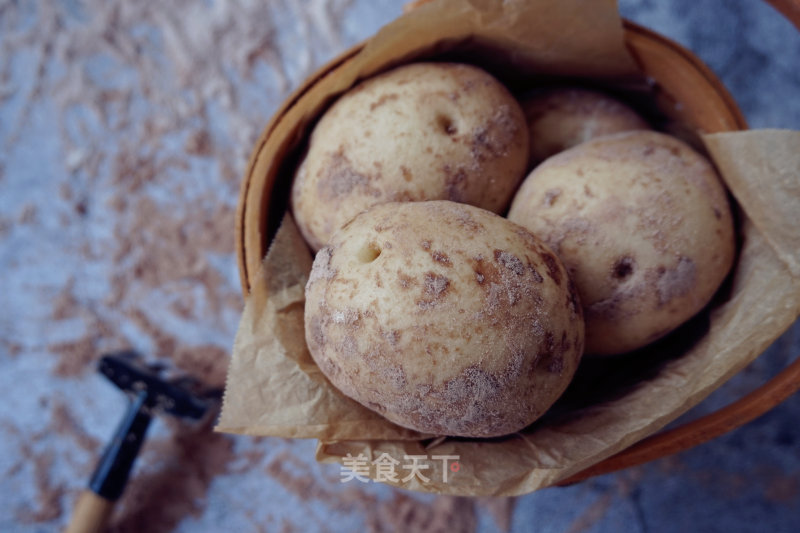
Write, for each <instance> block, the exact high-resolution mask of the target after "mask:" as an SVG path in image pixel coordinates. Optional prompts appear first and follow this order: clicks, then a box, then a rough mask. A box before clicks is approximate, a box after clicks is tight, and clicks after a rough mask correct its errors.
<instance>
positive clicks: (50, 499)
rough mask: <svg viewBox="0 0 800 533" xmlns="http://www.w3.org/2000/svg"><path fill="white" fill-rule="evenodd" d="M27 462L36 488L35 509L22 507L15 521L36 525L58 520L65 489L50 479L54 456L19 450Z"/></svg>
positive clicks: (47, 453) (23, 449)
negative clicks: (31, 466)
mask: <svg viewBox="0 0 800 533" xmlns="http://www.w3.org/2000/svg"><path fill="white" fill-rule="evenodd" d="M20 449H21V450H22V451H23V454H24V457H25V459H26V460H27V461H29V462H32V463H33V479H34V484H35V486H36V508H34V509H31V508H29V507H23V508H22V509H19V510H17V512H16V513H15V514H16V519H17V521H19V522H21V523H24V524H38V523H42V522H50V521H52V520H55V519H57V518H60V517H61V515H62V514H63V505H62V503H61V502H62V499H63V498H64V495H65V494H66V491H67V489H66V487H65V486H64V485H63V484H60V483H54V482H53V481H52V479H51V474H50V472H51V470H52V467H53V463H54V462H55V454H54V453H53V452H51V451H46V452H43V453H35V452H33V451H31V450H30V449H29V448H27V447H24V448H20Z"/></svg>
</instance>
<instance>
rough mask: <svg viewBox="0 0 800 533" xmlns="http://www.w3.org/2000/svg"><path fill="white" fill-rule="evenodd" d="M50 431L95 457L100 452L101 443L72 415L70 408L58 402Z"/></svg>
mask: <svg viewBox="0 0 800 533" xmlns="http://www.w3.org/2000/svg"><path fill="white" fill-rule="evenodd" d="M50 416H51V419H50V426H49V427H50V429H51V430H52V431H54V432H55V433H56V434H58V435H62V436H65V437H69V438H71V439H72V440H74V441H75V443H76V444H77V445H78V446H79V447H80V448H81V449H83V450H85V451H87V452H89V454H91V455H92V456H95V455H96V454H97V452H98V450H100V441H98V440H97V439H96V438H94V437H92V436H91V435H89V434H88V433H87V432H86V431H85V430H84V429H83V428H82V427H81V425H80V423H79V422H78V419H77V418H76V417H75V416H74V415H73V414H72V412H71V411H70V409H69V407H67V405H66V404H65V403H63V402H60V401H57V402H55V403H54V405H53V410H52V412H51V415H50Z"/></svg>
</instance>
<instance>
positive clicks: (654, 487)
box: [0, 0, 800, 533]
mask: <svg viewBox="0 0 800 533" xmlns="http://www.w3.org/2000/svg"><path fill="white" fill-rule="evenodd" d="M402 3H403V2H401V1H397V0H377V1H375V0H370V1H368V0H330V1H322V0H307V1H297V2H295V1H291V0H275V1H270V2H264V1H263V0H262V1H255V0H253V1H249V0H238V1H231V2H216V1H214V2H199V1H188V0H174V1H170V2H145V1H142V2H139V1H137V2H129V3H128V4H122V3H108V2H104V1H98V0H84V1H78V0H75V1H71V0H70V1H68V0H64V1H63V2H39V3H37V2H25V1H7V2H2V1H0V46H2V48H0V143H2V144H0V146H1V148H0V365H1V369H0V390H2V391H3V393H2V398H3V400H2V404H0V428H2V430H1V431H2V435H3V437H2V439H0V530H1V531H10V532H16V531H53V530H58V529H59V528H60V527H61V526H63V524H65V523H66V520H67V519H68V516H69V514H70V509H71V506H72V504H73V502H74V498H75V496H76V494H77V492H78V491H79V489H80V488H81V487H82V486H83V485H84V484H85V481H86V479H87V478H88V475H89V473H90V472H91V470H92V468H93V465H94V462H95V460H96V458H97V456H98V455H99V453H100V450H101V448H102V445H103V444H104V443H105V442H106V441H107V439H108V437H109V436H110V434H111V432H112V431H113V428H114V426H115V425H116V423H117V421H118V418H119V416H120V414H121V411H122V409H123V406H124V399H123V398H122V396H121V395H120V394H119V393H118V392H117V391H116V390H114V389H113V388H112V387H111V386H110V385H108V384H107V383H105V382H104V381H103V380H102V379H101V378H99V377H98V376H96V375H95V373H94V372H93V361H94V357H96V356H97V354H99V353H100V352H101V351H102V350H107V349H114V348H120V347H126V346H131V347H134V348H136V349H139V350H141V351H143V352H145V353H148V354H152V355H153V356H157V357H164V358H170V359H171V360H172V363H174V364H175V365H176V366H178V367H180V368H182V369H184V370H187V371H190V372H193V373H196V374H200V375H201V376H202V377H203V378H205V379H207V380H209V381H219V380H220V379H221V376H222V375H224V368H225V357H226V355H225V354H226V352H227V351H228V350H229V347H230V345H231V343H232V339H233V334H234V332H235V328H236V323H237V320H238V315H239V312H240V299H239V296H238V278H237V273H236V268H235V263H234V258H233V250H232V233H231V231H230V229H231V228H232V221H233V213H232V210H233V207H234V205H235V201H236V194H237V188H238V184H239V178H240V176H241V174H242V171H243V168H244V165H245V162H246V158H247V155H248V154H249V150H250V147H251V146H252V144H253V142H254V139H255V137H256V136H257V134H258V132H259V131H260V129H261V128H262V127H263V125H264V124H265V123H266V121H267V120H268V118H269V116H270V114H271V113H272V111H273V110H274V109H275V108H276V106H277V105H278V104H279V103H280V101H281V100H282V99H283V98H284V97H285V95H286V94H287V92H288V91H289V90H290V89H291V88H292V87H294V86H296V85H297V84H298V83H299V82H300V81H302V79H303V78H304V77H305V76H306V75H307V74H308V73H309V72H310V71H312V70H313V69H314V68H315V67H316V66H318V65H319V64H321V63H322V62H324V61H325V60H326V59H328V58H330V57H332V56H333V55H335V54H336V53H338V52H339V51H341V50H343V49H344V48H345V47H347V46H348V45H350V44H353V43H355V42H357V41H358V40H361V39H363V38H365V37H367V36H369V35H370V34H372V33H374V32H375V30H376V29H377V28H378V27H380V25H381V24H384V23H386V22H388V21H389V20H391V19H393V18H395V17H396V16H397V15H398V14H399V13H400V12H401V7H402ZM266 4H268V5H266ZM621 11H622V13H623V15H625V16H627V17H629V18H630V19H632V20H634V21H637V22H640V23H642V24H644V25H646V26H649V27H651V28H654V29H656V30H658V31H660V32H662V33H664V34H666V35H667V36H670V37H672V38H674V39H676V40H677V41H679V42H681V43H683V44H684V45H686V46H688V47H689V48H691V49H692V50H694V51H695V52H696V53H697V54H698V55H699V56H700V57H701V58H702V59H704V60H705V61H706V62H707V63H708V64H709V65H710V66H711V68H712V69H713V70H714V71H715V72H716V73H717V74H718V75H719V77H720V78H721V79H722V81H723V82H724V83H725V84H726V85H727V86H728V87H729V88H730V90H731V92H732V94H733V96H734V97H735V99H736V100H737V101H738V102H739V104H740V105H741V107H742V109H743V111H744V113H745V115H746V117H747V119H748V121H749V122H750V124H751V126H752V127H785V128H793V129H800V98H798V88H800V69H798V68H797V66H798V65H800V35H799V34H798V32H797V30H796V29H795V28H793V27H792V26H791V25H790V24H789V23H788V22H786V21H784V20H783V19H782V18H781V17H780V16H779V15H778V14H777V13H776V12H774V11H772V10H771V8H769V7H768V6H767V5H766V4H764V3H763V2H757V1H744V0H735V1H723V0H692V1H689V0H679V1H678V0H676V1H670V2H657V1H655V0H642V1H628V0H625V1H622V2H621ZM798 215H799V216H800V214H798ZM798 354H800V325H798V324H797V323H796V324H795V325H794V327H793V328H792V329H791V330H790V331H788V332H787V333H786V334H785V335H784V336H783V337H781V338H780V339H779V340H778V341H777V342H776V343H775V344H774V345H773V346H772V347H771V348H770V349H769V350H767V352H766V353H765V354H764V355H762V356H761V357H760V358H759V359H758V360H757V361H756V362H755V363H753V364H752V365H751V366H750V367H749V368H747V369H746V370H745V371H743V372H742V373H741V374H740V375H738V376H736V377H735V378H734V379H732V380H731V381H730V382H729V383H728V384H726V385H725V386H723V387H722V388H721V389H719V390H718V391H716V392H715V393H714V394H713V395H712V396H711V397H710V398H709V399H708V400H706V401H705V402H704V403H703V404H701V405H700V406H699V407H698V408H696V409H695V410H693V411H692V412H690V413H689V414H688V415H686V417H684V419H689V418H692V417H696V416H698V415H700V414H702V413H706V412H710V411H712V410H714V409H716V408H718V407H719V406H722V405H725V404H727V403H729V402H730V401H732V400H734V399H736V398H739V397H741V396H742V395H743V394H745V393H746V392H748V391H750V390H752V389H754V388H755V387H757V386H758V385H760V384H762V383H764V382H765V381H766V380H767V379H769V378H770V377H771V376H773V375H775V374H776V373H777V372H779V371H780V369H782V368H783V367H785V365H786V364H787V363H788V362H790V361H791V360H793V358H794V357H796V356H797V355H798ZM799 422H800V396H798V395H795V396H794V397H792V398H790V399H789V400H788V401H787V402H786V403H784V404H783V405H781V406H780V407H778V408H777V409H775V410H774V411H772V412H771V413H769V414H767V415H766V416H764V417H763V418H761V419H759V420H757V421H755V422H753V423H751V424H748V425H747V426H745V427H743V428H741V429H739V430H736V431H734V432H732V433H730V434H728V435H726V436H724V437H722V438H719V439H717V440H715V441H713V442H711V443H709V444H706V445H703V446H701V447H699V448H696V449H694V450H691V451H689V452H686V453H683V454H680V455H678V456H675V457H671V458H667V459H663V460H659V461H655V462H653V463H651V464H648V465H645V466H643V467H639V468H634V469H630V470H628V471H625V472H622V473H619V474H612V475H607V476H603V477H600V478H596V479H592V480H590V481H587V482H585V483H582V484H580V485H576V486H573V487H568V488H555V489H548V490H544V491H541V492H538V493H535V494H532V495H528V496H525V497H521V498H517V499H502V500H471V499H459V498H444V497H442V498H436V497H431V496H421V495H416V494H410V493H405V492H401V491H395V490H392V489H389V488H387V487H384V486H380V485H375V484H368V485H362V484H355V483H350V484H346V485H343V484H340V483H339V469H338V468H337V467H334V466H321V465H318V464H316V463H314V462H313V459H312V457H313V451H314V443H313V442H308V441H287V440H284V439H250V438H239V437H237V438H233V437H228V436H219V435H213V434H211V433H210V432H209V431H208V429H207V428H194V429H189V430H187V429H181V428H177V427H175V426H173V425H168V424H165V423H164V422H162V421H158V422H157V423H156V424H155V426H154V427H153V429H152V433H151V438H150V441H149V442H148V445H147V447H146V449H145V450H143V453H142V457H141V459H142V460H141V462H140V464H139V465H138V466H137V470H136V472H135V476H134V479H133V481H132V483H131V486H130V487H129V491H128V493H127V494H126V497H125V499H124V501H123V502H121V505H120V508H119V512H118V514H117V515H116V517H115V519H114V528H115V530H118V531H156V532H158V531H172V530H176V531H198V532H201V531H209V532H210V531H214V532H216V531H276V530H281V531H293V530H298V531H359V530H370V531H400V530H402V531H473V530H479V531H503V530H506V531H508V530H511V531H528V530H535V531H557V532H564V531H566V532H579V531H592V532H619V531H650V532H668V531H676V532H677V531H703V532H705V531H724V532H737V531H773V532H776V533H777V532H787V533H788V532H795V531H798V530H800V454H798V449H799V448H798V446H799V445H800V423H799Z"/></svg>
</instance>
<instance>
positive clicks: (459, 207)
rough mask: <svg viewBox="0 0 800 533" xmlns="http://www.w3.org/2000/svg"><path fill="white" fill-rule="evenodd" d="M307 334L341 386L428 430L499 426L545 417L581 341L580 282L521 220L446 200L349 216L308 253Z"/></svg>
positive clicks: (482, 433) (459, 431)
mask: <svg viewBox="0 0 800 533" xmlns="http://www.w3.org/2000/svg"><path fill="white" fill-rule="evenodd" d="M305 328H306V340H307V343H308V347H309V350H310V351H311V354H312V356H313V357H314V360H315V361H316V362H317V364H318V365H319V367H320V369H322V371H323V372H324V373H325V375H326V376H327V377H328V378H329V379H330V381H331V382H332V383H333V384H334V385H335V386H336V387H337V388H338V389H339V390H340V391H342V392H343V393H344V394H346V395H347V396H349V397H351V398H353V399H355V400H357V401H358V402H360V403H362V404H363V405H365V406H367V407H368V408H370V409H373V410H375V411H377V412H379V413H381V414H382V415H383V416H384V417H386V418H387V419H389V420H391V421H392V422H395V423H397V424H399V425H401V426H405V427H409V428H412V429H416V430H418V431H421V432H425V433H433V434H439V435H455V436H464V437H493V436H498V435H504V434H508V433H512V432H514V431H518V430H520V429H522V428H524V427H525V426H527V425H529V424H530V423H531V422H533V421H534V420H536V419H537V418H538V417H539V416H541V415H542V414H543V413H544V412H545V411H546V410H547V409H548V408H549V407H550V406H551V405H552V403H553V402H554V401H555V400H556V399H557V398H558V397H559V396H560V395H561V393H562V392H563V391H564V389H565V388H566V386H567V384H568V383H569V382H570V380H571V378H572V376H573V373H574V372H575V369H576V367H577V365H578V362H579V359H580V356H581V353H582V350H583V319H582V316H581V310H580V303H579V301H578V300H577V297H576V292H575V290H574V288H573V286H572V283H571V282H570V280H569V278H568V277H567V272H566V270H565V268H564V267H563V266H562V264H561V262H560V261H559V260H558V259H557V258H556V257H555V255H554V254H553V253H552V252H551V251H550V250H549V249H548V248H547V247H546V246H545V245H544V244H542V243H541V241H539V240H538V239H537V238H536V237H534V236H533V235H531V234H530V233H529V232H528V231H527V230H525V229H524V228H522V227H520V226H518V225H516V224H513V223H511V222H509V221H508V220H506V219H504V218H502V217H500V216H497V215H495V214H492V213H490V212H488V211H485V210H483V209H479V208H476V207H472V206H469V205H464V204H457V203H453V202H448V201H432V202H413V203H390V204H383V205H380V206H377V207H374V208H372V209H371V210H369V211H367V212H365V213H363V214H361V215H359V216H357V217H356V218H355V219H353V220H352V221H351V222H349V223H348V224H347V225H345V226H344V228H342V229H341V230H340V231H338V232H337V233H336V234H334V236H333V237H332V239H331V240H330V242H329V244H328V245H327V246H325V247H324V248H322V249H321V250H320V251H319V253H318V254H317V256H316V258H315V260H314V268H313V270H312V272H311V276H310V279H309V282H308V285H307V287H306V307H305Z"/></svg>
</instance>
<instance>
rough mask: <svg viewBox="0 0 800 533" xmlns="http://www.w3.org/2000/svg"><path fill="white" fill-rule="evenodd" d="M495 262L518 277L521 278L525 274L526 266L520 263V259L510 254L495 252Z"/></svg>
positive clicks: (501, 251) (500, 251)
mask: <svg viewBox="0 0 800 533" xmlns="http://www.w3.org/2000/svg"><path fill="white" fill-rule="evenodd" d="M494 260H495V261H497V262H498V263H500V264H501V265H503V266H504V267H506V268H507V269H509V270H510V271H512V272H513V273H514V274H516V275H517V276H521V275H523V274H524V273H525V266H524V265H523V264H522V261H520V259H519V257H517V256H516V255H514V254H512V253H510V252H506V251H503V250H495V251H494Z"/></svg>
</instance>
